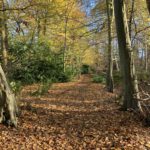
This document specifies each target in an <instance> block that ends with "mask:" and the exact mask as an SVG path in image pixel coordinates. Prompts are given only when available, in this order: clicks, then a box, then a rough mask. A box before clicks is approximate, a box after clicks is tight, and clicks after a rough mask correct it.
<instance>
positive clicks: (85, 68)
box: [81, 65, 89, 74]
mask: <svg viewBox="0 0 150 150" xmlns="http://www.w3.org/2000/svg"><path fill="white" fill-rule="evenodd" d="M88 73H89V65H82V68H81V74H88Z"/></svg>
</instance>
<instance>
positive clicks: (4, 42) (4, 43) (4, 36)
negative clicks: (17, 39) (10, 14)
mask: <svg viewBox="0 0 150 150" xmlns="http://www.w3.org/2000/svg"><path fill="white" fill-rule="evenodd" d="M4 9H5V4H4V1H2V10H4ZM6 17H7V16H6V12H5V11H3V12H2V32H1V34H2V45H1V47H2V56H3V58H2V60H3V61H2V62H3V68H4V70H5V72H7V64H8V30H7V18H6Z"/></svg>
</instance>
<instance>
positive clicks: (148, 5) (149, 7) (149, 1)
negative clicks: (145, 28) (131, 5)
mask: <svg viewBox="0 0 150 150" xmlns="http://www.w3.org/2000/svg"><path fill="white" fill-rule="evenodd" d="M146 2H147V8H148V11H149V14H150V0H146Z"/></svg>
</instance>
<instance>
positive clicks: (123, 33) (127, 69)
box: [114, 0, 139, 110]
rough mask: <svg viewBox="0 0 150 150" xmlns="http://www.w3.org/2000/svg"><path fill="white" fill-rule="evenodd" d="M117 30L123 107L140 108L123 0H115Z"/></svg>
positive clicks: (125, 108)
mask: <svg viewBox="0 0 150 150" xmlns="http://www.w3.org/2000/svg"><path fill="white" fill-rule="evenodd" d="M114 10H115V21H116V30H117V37H118V45H119V55H120V63H121V72H122V76H123V87H124V97H123V109H124V110H127V109H128V108H132V109H136V108H138V102H137V100H136V99H137V98H139V91H138V82H137V77H136V74H135V66H134V61H133V49H132V48H131V41H130V36H129V29H128V23H127V16H126V11H125V4H124V1H123V0H114Z"/></svg>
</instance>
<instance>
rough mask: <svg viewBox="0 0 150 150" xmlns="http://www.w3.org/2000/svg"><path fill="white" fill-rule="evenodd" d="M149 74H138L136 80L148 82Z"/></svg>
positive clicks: (149, 79)
mask: <svg viewBox="0 0 150 150" xmlns="http://www.w3.org/2000/svg"><path fill="white" fill-rule="evenodd" d="M149 74H150V73H149V72H144V71H143V72H139V73H138V74H137V75H138V80H140V81H150V76H149Z"/></svg>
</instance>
